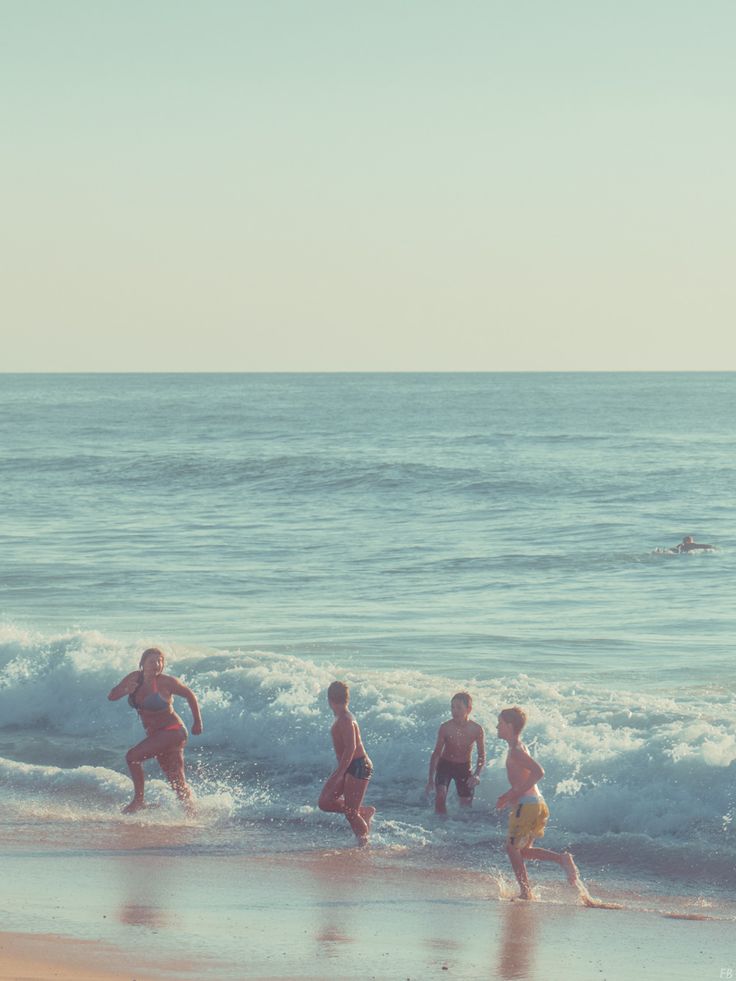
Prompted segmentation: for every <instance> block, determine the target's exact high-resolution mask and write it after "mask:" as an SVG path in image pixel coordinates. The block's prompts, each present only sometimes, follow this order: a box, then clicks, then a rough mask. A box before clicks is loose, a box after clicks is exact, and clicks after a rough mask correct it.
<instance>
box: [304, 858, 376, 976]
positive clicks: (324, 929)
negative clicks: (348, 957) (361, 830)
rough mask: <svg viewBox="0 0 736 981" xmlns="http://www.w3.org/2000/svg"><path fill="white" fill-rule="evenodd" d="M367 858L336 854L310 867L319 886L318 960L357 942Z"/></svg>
mask: <svg viewBox="0 0 736 981" xmlns="http://www.w3.org/2000/svg"><path fill="white" fill-rule="evenodd" d="M362 858H363V856H361V855H360V854H359V853H357V852H352V851H348V852H336V853H335V854H332V855H330V854H328V855H324V856H322V859H321V861H319V862H314V863H312V864H311V865H310V866H309V871H310V872H311V874H312V877H313V879H314V881H315V883H316V886H317V897H316V898H317V902H316V903H315V907H314V908H315V916H316V917H318V919H317V921H316V923H315V926H314V940H315V943H316V945H317V956H318V957H328V958H333V957H338V956H339V955H340V954H341V952H342V948H343V947H344V946H345V945H346V944H352V943H354V942H355V937H354V936H353V931H352V927H351V921H352V919H353V917H354V915H355V914H356V913H359V911H358V905H359V901H360V888H361V886H360V877H361V875H362V874H363V866H364V865H365V862H363V861H362Z"/></svg>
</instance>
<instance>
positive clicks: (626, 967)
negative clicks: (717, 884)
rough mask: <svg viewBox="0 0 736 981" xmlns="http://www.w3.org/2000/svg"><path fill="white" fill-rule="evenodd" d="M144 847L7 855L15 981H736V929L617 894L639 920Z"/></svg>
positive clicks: (417, 881) (437, 884)
mask: <svg viewBox="0 0 736 981" xmlns="http://www.w3.org/2000/svg"><path fill="white" fill-rule="evenodd" d="M127 843H128V842H126V841H121V842H118V843H117V844H118V846H120V847H116V848H112V849H109V850H105V851H101V850H94V851H86V850H84V849H83V848H79V849H69V848H62V847H59V846H54V847H50V846H43V847H40V848H37V849H35V850H29V849H19V848H10V849H7V850H5V851H4V854H3V857H2V865H3V869H4V879H5V882H6V883H7V884H8V885H7V886H6V888H5V889H4V898H3V900H2V909H3V914H4V915H3V924H4V928H5V929H6V930H8V931H9V932H6V933H4V934H3V935H2V937H1V938H0V941H1V942H0V978H2V979H10V978H23V979H26V978H33V979H52V978H53V979H72V978H73V979H79V981H87V979H96V981H113V979H127V981H131V979H135V981H161V979H181V981H188V979H192V981H195V979H212V981H235V979H239V978H249V979H250V978H253V979H256V978H257V979H266V978H274V979H275V978H280V979H288V978H300V979H306V978H311V979H328V978H350V979H369V978H386V979H388V978H402V979H404V978H406V979H411V981H421V979H425V978H435V977H436V978H440V977H443V978H447V977H455V978H469V979H475V978H478V979H480V978H503V979H530V981H531V979H537V978H552V979H557V978H559V979H563V978H565V979H572V981H578V979H579V981H583V979H591V978H601V979H607V981H618V979H620V981H624V979H629V978H632V977H636V976H641V975H647V976H649V977H652V978H668V979H683V981H686V979H688V981H689V979H693V978H710V977H713V978H719V977H722V976H727V974H723V975H722V974H721V971H725V972H727V971H728V970H731V969H733V968H734V967H735V966H736V963H735V962H736V945H734V940H733V938H734V929H733V919H732V917H731V916H730V913H729V912H728V911H727V912H726V913H725V914H724V911H723V910H719V911H718V913H717V915H714V914H713V911H710V912H709V910H708V909H707V908H703V907H702V905H698V903H697V902H694V901H693V900H692V899H691V898H690V899H687V898H684V897H679V898H678V897H667V898H666V899H665V900H662V899H661V897H660V898H659V899H658V900H656V901H655V900H654V899H653V898H652V897H651V896H650V897H646V896H644V895H642V894H641V893H639V894H633V893H632V894H631V895H628V896H627V895H624V894H622V893H620V892H619V893H617V894H615V895H612V894H611V893H610V892H609V893H608V894H605V895H603V896H602V898H604V899H607V900H609V901H614V902H620V903H623V904H624V905H625V906H626V907H627V908H625V909H623V910H590V909H585V908H584V907H582V906H580V905H578V904H577V901H576V897H575V895H574V893H573V891H572V890H570V889H569V888H566V887H565V885H564V884H562V883H560V882H559V881H558V879H557V878H556V877H554V876H547V875H545V876H544V877H542V876H541V875H540V876H539V877H538V878H537V891H538V895H539V901H538V902H535V903H520V902H513V901H511V900H510V896H511V895H512V894H513V893H512V890H511V883H510V882H509V881H508V880H506V879H504V878H499V877H495V876H493V875H490V874H489V875H479V874H477V873H470V872H464V871H460V870H457V871H454V872H452V871H450V872H448V870H447V869H444V870H442V871H440V870H435V869H431V868H418V867H415V866H412V865H408V866H407V865H405V864H402V862H401V856H400V855H397V854H393V853H391V854H390V853H387V852H382V851H381V850H379V849H376V850H371V849H366V850H358V849H354V848H348V849H345V850H336V851H330V852H322V853H309V854H307V853H300V854H290V855H283V854H282V855H273V854H271V855H264V854H260V855H256V856H253V855H250V856H246V855H243V856H237V857H233V856H232V855H229V856H222V855H217V854H210V855H202V854H190V853H189V852H188V849H187V847H186V846H185V845H182V846H181V848H180V849H179V853H178V854H176V853H175V854H171V853H170V852H169V853H167V854H162V853H161V850H160V848H157V847H156V845H155V843H154V844H153V845H152V847H151V848H150V850H148V851H147V850H146V849H145V848H139V849H137V850H136V851H132V850H130V849H129V848H127V847H124V846H125V845H126V844H127ZM591 886H592V888H593V891H595V883H591ZM671 914H674V915H675V916H676V917H688V918H690V917H698V919H679V918H678V919H673V918H672V915H671ZM700 917H704V918H702V919H701V918H700ZM708 917H711V918H708Z"/></svg>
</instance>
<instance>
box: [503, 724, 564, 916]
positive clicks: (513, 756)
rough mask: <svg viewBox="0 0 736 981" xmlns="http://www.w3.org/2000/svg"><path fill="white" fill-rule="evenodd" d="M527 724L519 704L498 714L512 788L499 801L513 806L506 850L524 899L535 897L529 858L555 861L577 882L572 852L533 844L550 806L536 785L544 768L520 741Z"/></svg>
mask: <svg viewBox="0 0 736 981" xmlns="http://www.w3.org/2000/svg"><path fill="white" fill-rule="evenodd" d="M525 725H526V714H525V713H524V712H523V711H522V710H521V709H520V708H519V707H518V706H514V708H507V709H504V710H503V712H501V714H500V715H499V717H498V726H497V728H496V732H497V733H498V738H499V739H504V740H505V741H506V742H507V743H508V744H509V751H508V755H507V756H506V773H507V774H508V778H509V783H510V784H511V789H510V790H507V791H506V793H505V794H502V795H501V796H500V797H499V798H498V800H497V801H496V807H497V808H498V810H499V811H502V810H503V809H504V808H505V807H510V808H511V813H510V814H509V828H508V835H507V838H506V852H507V854H508V856H509V859H510V861H511V867H512V868H513V870H514V875H515V876H516V879H517V881H518V883H519V887H520V889H521V892H520V894H519V895H520V898H521V899H534V896H533V895H532V890H531V887H530V885H529V877H528V875H527V872H526V865H525V864H524V863H525V861H526V859H533V860H535V861H537V862H556V863H557V864H558V865H559V866H560V867H561V868H563V869H564V870H565V873H566V875H567V881H568V882H569V883H570V884H571V885H576V883H577V881H578V870H577V868H576V867H575V862H574V861H573V858H572V855H571V854H570V853H569V852H553V851H550V850H549V849H548V848H534V847H533V845H534V839H535V838H541V837H542V836H543V835H544V827H545V825H546V824H547V819H548V818H549V809H548V807H547V805H546V803H545V801H544V798H543V797H542V795H541V794H540V793H539V790H538V789H537V783H538V781H539V780H541V779H542V777H543V776H544V770H543V769H542V767H541V766H540V765H539V763H537V761H536V760H534V759H532V757H531V756H530V755H529V753H528V751H527V748H526V746H524V744H523V743H522V742H521V738H520V737H521V731H522V729H523V728H524V726H525Z"/></svg>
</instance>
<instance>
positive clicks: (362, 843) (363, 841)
mask: <svg viewBox="0 0 736 981" xmlns="http://www.w3.org/2000/svg"><path fill="white" fill-rule="evenodd" d="M355 837H356V838H357V839H358V848H365V847H366V846H367V845H368V835H356V836H355Z"/></svg>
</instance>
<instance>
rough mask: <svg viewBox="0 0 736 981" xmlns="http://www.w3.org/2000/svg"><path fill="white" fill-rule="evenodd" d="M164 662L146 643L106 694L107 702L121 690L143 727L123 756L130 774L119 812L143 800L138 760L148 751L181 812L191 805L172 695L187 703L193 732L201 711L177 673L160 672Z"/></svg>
mask: <svg viewBox="0 0 736 981" xmlns="http://www.w3.org/2000/svg"><path fill="white" fill-rule="evenodd" d="M164 664H165V659H164V655H163V653H162V652H161V651H160V650H159V649H158V648H157V647H149V648H148V650H146V651H144V652H143V654H142V655H141V660H140V665H139V668H140V670H138V671H132V672H131V673H130V674H129V675H126V677H125V678H123V680H122V681H121V682H120V683H119V684H117V685H115V687H114V688H113V690H112V691H111V692H110V694H109V695H108V696H107V697H108V698H109V699H110V701H111V702H116V701H117V700H118V699H119V698H123V697H124V696H125V695H127V696H128V703H129V705H130V706H131V708H134V709H135V710H136V711H137V712H138V715H139V716H140V720H141V722H142V723H143V728H144V729H145V730H146V733H147V735H146V738H145V739H144V740H143V741H142V742H140V743H138V744H137V745H136V746H133V748H132V749H129V750H128V753H127V755H126V757H125V760H126V762H127V764H128V769H129V770H130V776H131V778H132V780H133V800H132V801H131V802H130V804H128V805H127V806H126V807H124V808H123V814H133V813H134V812H135V811H139V810H140V809H141V808H142V807H145V806H146V805H145V803H144V801H143V789H144V784H145V777H144V774H143V761H144V760H150V759H151V758H153V757H155V758H156V760H158V765H159V766H160V767H161V769H162V770H163V772H164V773H165V774H166V777H167V779H168V781H169V783H170V784H171V786H172V788H173V790H174V793H175V794H176V796H177V797H178V798H179V800H180V801H181V802H182V804H183V805H184V807H185V809H186V811H187V813H191V812H192V811H193V806H192V792H191V790H190V789H189V786H188V784H187V782H186V777H185V775H184V746H185V745H186V742H187V730H186V726H185V725H184V723H183V722H182V720H181V719H180V718H179V716H178V715H177V714H176V712H175V711H174V709H173V706H172V700H173V696H174V695H180V696H181V697H182V698H185V699H186V700H187V702H188V703H189V708H190V709H191V710H192V720H193V721H192V734H193V735H195V736H198V735H199V734H200V733H201V732H202V716H201V715H200V713H199V704H198V702H197V697H196V695H195V694H194V692H193V691H191V689H189V688H187V686H186V685H184V684H182V683H181V681H179V679H178V678H172V677H171V675H167V674H163V670H164Z"/></svg>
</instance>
